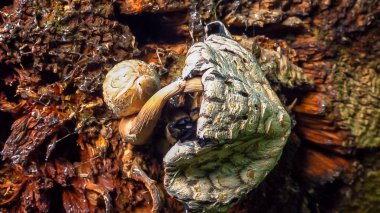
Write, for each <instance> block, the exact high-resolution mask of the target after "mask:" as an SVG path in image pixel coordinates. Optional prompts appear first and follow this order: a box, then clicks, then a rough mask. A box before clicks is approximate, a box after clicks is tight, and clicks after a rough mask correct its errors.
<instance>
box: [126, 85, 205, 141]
mask: <svg viewBox="0 0 380 213" xmlns="http://www.w3.org/2000/svg"><path fill="white" fill-rule="evenodd" d="M202 90H203V86H202V82H201V79H200V78H193V79H190V80H187V81H184V80H178V81H175V82H173V83H171V84H169V85H167V86H166V87H164V88H162V89H161V90H159V91H158V92H156V93H155V94H154V95H153V96H152V97H151V98H150V99H149V100H148V101H147V102H146V103H145V104H144V106H143V107H142V108H141V110H140V112H139V113H138V114H137V116H135V117H134V116H130V117H126V118H123V119H122V120H121V121H120V124H119V132H120V134H121V136H122V138H124V139H125V140H126V141H127V142H130V143H132V144H135V145H141V144H145V143H146V142H147V140H148V139H149V136H150V135H151V134H152V133H153V129H154V127H155V126H156V123H157V121H158V119H159V116H160V114H161V111H162V108H163V107H164V106H165V103H166V102H167V101H168V100H169V99H170V98H171V97H173V96H175V95H177V94H179V93H181V92H186V93H190V92H198V91H202Z"/></svg>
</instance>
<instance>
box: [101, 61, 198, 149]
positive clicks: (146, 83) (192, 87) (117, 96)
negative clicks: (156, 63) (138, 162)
mask: <svg viewBox="0 0 380 213" xmlns="http://www.w3.org/2000/svg"><path fill="white" fill-rule="evenodd" d="M158 87H159V78H158V75H157V73H156V72H154V70H152V69H151V68H150V67H149V66H148V65H147V64H146V63H144V62H142V61H138V60H128V61H123V62H121V63H119V64H117V65H116V66H115V67H114V68H112V69H111V70H110V72H109V73H108V74H107V76H106V79H105V81H104V83H103V95H104V100H105V102H106V104H107V105H108V106H109V107H110V108H111V109H112V111H113V112H114V113H115V114H116V115H117V116H119V117H122V119H121V121H120V123H119V132H120V135H121V137H122V138H123V139H124V140H125V141H126V142H128V143H131V144H134V145H142V144H145V143H147V141H148V139H149V138H150V136H151V134H152V133H153V130H154V127H155V126H156V124H157V121H158V119H159V117H160V115H161V111H162V109H163V107H164V105H165V103H166V102H167V101H168V100H169V99H170V98H171V97H173V96H175V95H177V94H179V93H181V92H186V93H191V92H197V91H202V90H203V86H202V83H201V79H200V78H192V79H189V80H183V79H178V80H177V81H175V82H173V83H171V84H169V85H167V86H166V87H164V88H162V89H160V90H159V91H157V90H158ZM156 91H157V92H156Z"/></svg>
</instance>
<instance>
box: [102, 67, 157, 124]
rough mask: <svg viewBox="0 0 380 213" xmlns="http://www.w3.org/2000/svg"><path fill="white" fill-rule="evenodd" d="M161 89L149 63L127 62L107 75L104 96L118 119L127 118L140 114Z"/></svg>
mask: <svg viewBox="0 0 380 213" xmlns="http://www.w3.org/2000/svg"><path fill="white" fill-rule="evenodd" d="M159 89H160V79H159V76H158V74H157V72H156V71H154V70H153V69H152V68H150V67H149V65H148V64H147V63H145V62H143V61H139V60H125V61H122V62H120V63H118V64H116V65H115V66H114V67H113V68H112V69H111V70H110V71H109V72H108V73H107V75H106V79H105V80H104V83H103V96H104V101H105V102H106V104H107V105H108V107H109V108H110V109H112V111H113V112H114V113H115V114H116V115H117V116H118V117H125V116H129V115H133V114H136V113H138V112H139V111H140V109H141V108H142V106H143V105H144V104H145V103H146V102H147V100H148V99H149V98H150V97H151V96H152V95H153V94H154V93H155V92H157V91H158V90H159Z"/></svg>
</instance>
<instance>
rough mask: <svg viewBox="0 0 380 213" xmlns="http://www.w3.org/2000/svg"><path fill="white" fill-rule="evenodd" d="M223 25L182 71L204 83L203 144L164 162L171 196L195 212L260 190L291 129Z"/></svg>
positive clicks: (187, 145)
mask: <svg viewBox="0 0 380 213" xmlns="http://www.w3.org/2000/svg"><path fill="white" fill-rule="evenodd" d="M216 24H222V23H220V22H219V23H218V22H216V23H215V22H214V23H213V30H210V31H209V32H211V33H212V34H209V35H208V37H207V38H206V40H205V41H204V42H199V43H196V44H194V45H193V46H192V47H191V48H190V49H189V52H188V56H187V59H186V62H185V67H184V69H183V72H182V77H183V78H184V79H187V81H189V80H191V79H193V78H194V76H201V79H202V80H201V81H202V85H203V90H204V91H203V97H202V101H201V105H200V112H199V118H198V120H197V130H196V137H195V138H196V139H192V140H188V141H178V142H177V143H176V144H175V145H174V146H173V147H172V148H171V149H170V150H169V152H168V153H167V154H166V156H165V157H164V167H165V178H164V185H165V188H166V190H167V192H168V193H169V194H170V195H172V196H174V197H176V198H177V199H179V200H182V201H184V202H185V203H186V204H187V205H188V206H189V208H191V209H202V208H213V207H217V206H223V205H228V204H230V203H231V202H233V201H235V200H238V199H239V198H240V197H242V196H243V195H245V194H247V193H248V192H249V191H251V190H252V189H253V188H256V187H257V186H258V184H260V183H261V182H262V181H263V179H264V178H265V177H266V175H267V174H268V173H269V172H270V171H271V170H272V169H273V168H274V166H275V165H276V164H277V161H278V160H279V158H280V156H281V154H282V150H283V147H284V145H285V143H286V141H287V138H288V136H289V134H290V130H291V120H290V116H289V115H288V113H287V111H286V110H285V108H284V107H283V105H282V103H281V102H280V100H279V98H278V97H277V95H276V93H275V92H274V91H273V90H272V89H271V87H270V84H269V82H268V81H267V79H266V78H265V75H264V74H263V72H262V70H261V68H260V66H259V64H258V62H257V60H256V58H255V57H254V56H253V55H252V53H250V52H249V51H247V50H246V49H244V48H243V47H242V46H241V45H240V44H239V43H237V42H236V41H234V40H232V39H231V37H229V36H225V35H224V34H225V33H223V31H225V27H224V26H220V27H217V26H215V25H216ZM218 29H221V32H219V31H218ZM227 32H228V31H227ZM214 33H215V34H214Z"/></svg>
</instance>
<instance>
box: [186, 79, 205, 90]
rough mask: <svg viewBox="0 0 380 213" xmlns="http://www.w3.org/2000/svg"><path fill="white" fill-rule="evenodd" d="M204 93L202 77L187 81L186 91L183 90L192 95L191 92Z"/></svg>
mask: <svg viewBox="0 0 380 213" xmlns="http://www.w3.org/2000/svg"><path fill="white" fill-rule="evenodd" d="M202 91H203V85H202V81H201V78H200V77H198V78H191V79H189V80H186V83H185V89H184V90H183V92H185V93H191V92H202Z"/></svg>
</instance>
